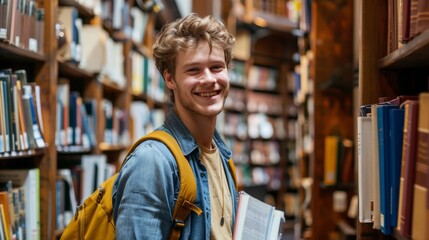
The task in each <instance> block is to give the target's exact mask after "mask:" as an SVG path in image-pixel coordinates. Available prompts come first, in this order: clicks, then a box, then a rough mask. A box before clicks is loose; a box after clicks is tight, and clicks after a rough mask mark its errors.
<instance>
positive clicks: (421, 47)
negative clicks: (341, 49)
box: [379, 30, 429, 70]
mask: <svg viewBox="0 0 429 240" xmlns="http://www.w3.org/2000/svg"><path fill="white" fill-rule="evenodd" d="M428 53H429V30H426V31H425V32H423V33H421V34H420V35H418V36H417V37H415V38H414V39H413V40H411V41H410V42H408V43H407V44H405V45H404V46H403V47H401V48H399V49H397V50H396V51H394V52H392V53H391V54H389V55H387V56H385V57H384V58H382V59H380V61H379V67H380V68H381V69H382V70H384V69H394V68H397V69H400V68H424V67H426V68H427V67H429V54H428Z"/></svg>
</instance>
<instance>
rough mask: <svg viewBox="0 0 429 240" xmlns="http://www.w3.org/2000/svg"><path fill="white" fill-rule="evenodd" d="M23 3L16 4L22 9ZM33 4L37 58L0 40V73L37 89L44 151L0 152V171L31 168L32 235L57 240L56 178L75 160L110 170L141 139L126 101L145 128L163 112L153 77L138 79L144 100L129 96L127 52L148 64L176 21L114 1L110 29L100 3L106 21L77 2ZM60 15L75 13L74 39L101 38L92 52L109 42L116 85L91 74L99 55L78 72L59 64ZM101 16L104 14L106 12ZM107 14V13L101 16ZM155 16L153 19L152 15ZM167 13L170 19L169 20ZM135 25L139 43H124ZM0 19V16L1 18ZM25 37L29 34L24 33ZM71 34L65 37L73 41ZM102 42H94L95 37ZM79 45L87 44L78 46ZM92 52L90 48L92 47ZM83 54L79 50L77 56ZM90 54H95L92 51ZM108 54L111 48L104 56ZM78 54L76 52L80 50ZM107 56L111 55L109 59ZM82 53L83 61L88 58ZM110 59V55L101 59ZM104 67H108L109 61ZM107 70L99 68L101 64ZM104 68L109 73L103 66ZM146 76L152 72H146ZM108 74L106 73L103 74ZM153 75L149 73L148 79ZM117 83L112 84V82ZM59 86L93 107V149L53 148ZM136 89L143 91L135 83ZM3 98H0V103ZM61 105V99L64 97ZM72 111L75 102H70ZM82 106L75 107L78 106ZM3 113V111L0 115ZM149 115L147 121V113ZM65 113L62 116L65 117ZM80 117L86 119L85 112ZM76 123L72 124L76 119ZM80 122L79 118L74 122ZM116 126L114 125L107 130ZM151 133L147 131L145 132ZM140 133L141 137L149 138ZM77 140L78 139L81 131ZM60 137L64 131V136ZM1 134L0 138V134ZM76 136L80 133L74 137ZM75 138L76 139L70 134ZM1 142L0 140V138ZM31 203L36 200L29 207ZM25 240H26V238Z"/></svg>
mask: <svg viewBox="0 0 429 240" xmlns="http://www.w3.org/2000/svg"><path fill="white" fill-rule="evenodd" d="M8 2H9V3H11V4H12V3H17V4H18V2H21V0H13V1H8ZM22 2H23V1H22ZM30 2H31V4H34V5H35V6H37V9H40V10H42V11H43V13H44V15H43V16H44V17H43V24H44V25H43V26H44V27H43V29H42V30H43V31H42V32H43V41H42V43H43V47H42V48H39V51H31V50H29V48H26V45H22V46H19V47H18V46H15V45H14V44H12V43H9V41H7V40H5V39H2V40H0V60H1V61H0V69H12V71H16V70H19V69H24V70H26V72H27V80H28V82H29V83H31V84H37V85H38V86H39V87H40V90H41V95H40V104H41V113H42V116H43V121H42V122H38V125H39V126H40V127H43V139H44V142H45V143H46V146H45V147H42V148H33V149H29V150H27V149H23V150H21V149H19V150H17V151H15V152H14V153H12V152H7V151H1V152H0V168H1V169H2V170H10V169H18V168H19V169H24V170H25V169H32V168H38V169H39V172H40V178H39V181H40V189H39V191H40V199H37V202H39V203H40V211H39V213H40V230H39V234H40V235H39V239H57V238H58V237H59V236H60V235H61V232H62V228H61V227H58V225H57V213H58V212H57V210H58V209H56V207H55V205H56V204H55V203H56V202H57V198H56V197H57V194H58V193H57V189H56V187H57V179H58V175H59V173H58V170H59V169H62V168H70V169H72V168H75V167H76V166H79V165H80V164H81V160H82V158H83V157H84V156H102V155H104V156H106V157H107V163H110V164H113V166H118V164H119V161H120V160H121V157H122V156H123V155H122V154H123V151H125V150H126V149H127V148H128V146H129V144H130V143H131V142H130V141H131V140H130V139H131V138H132V137H133V138H137V137H138V136H137V135H138V134H143V133H142V132H136V131H135V130H133V129H132V128H133V126H132V122H135V121H137V120H138V119H132V118H133V117H132V116H131V114H130V109H131V106H132V105H133V102H134V101H139V102H143V103H145V104H147V105H148V111H149V112H148V114H150V115H151V116H152V115H154V116H153V119H156V121H157V122H156V123H155V122H154V121H152V120H151V121H152V122H151V124H153V125H156V124H159V122H160V121H162V120H160V119H162V118H161V117H159V116H161V115H162V114H163V112H164V111H165V109H166V94H165V93H164V89H163V88H162V81H160V78H159V77H160V75H159V74H158V75H157V74H156V73H152V74H150V75H146V76H142V77H144V80H145V81H150V80H153V81H152V82H150V83H149V84H148V86H149V87H148V88H146V89H145V92H143V91H142V92H136V91H133V84H132V82H133V81H134V79H135V75H133V70H135V69H136V68H138V67H139V66H133V61H134V59H133V58H131V57H130V56H131V52H133V53H136V54H138V55H140V56H144V57H145V58H147V59H148V62H150V61H151V50H150V49H151V46H152V43H153V38H154V36H155V35H156V31H157V30H159V27H160V26H162V24H164V23H165V22H169V21H171V20H172V19H175V18H177V17H178V15H177V13H178V12H177V6H176V3H175V1H170V0H169V1H163V3H166V5H168V6H173V5H174V6H176V8H175V10H174V9H172V8H171V7H170V8H169V9H168V11H167V10H165V11H161V12H162V14H157V11H158V10H159V9H157V7H159V6H156V5H151V6H145V8H141V6H139V4H138V3H137V1H135V0H124V1H121V4H122V5H123V7H124V8H123V10H124V11H123V12H127V13H128V14H127V15H123V16H122V18H121V22H122V23H124V24H121V25H120V26H118V25H115V24H113V20H112V19H111V18H110V17H112V16H114V15H115V14H117V13H115V14H113V12H111V11H112V6H113V5H114V2H119V1H113V0H109V1H100V3H99V4H101V6H98V7H101V8H102V9H103V11H102V12H103V13H104V14H106V13H111V14H110V15H108V16H106V15H103V14H100V12H97V11H98V10H99V8H98V10H97V8H96V7H94V6H89V5H87V4H88V3H92V1H88V2H85V1H79V2H82V4H81V3H78V1H72V0H60V1H46V0H34V1H33V0H29V1H26V3H28V4H30ZM63 7H67V8H73V9H74V10H73V11H75V12H76V16H77V17H78V18H79V19H81V20H82V29H80V31H81V34H82V35H81V37H87V36H85V35H84V34H91V31H92V32H95V33H97V35H91V36H90V37H91V38H92V37H94V36H95V38H104V39H101V40H103V41H104V42H102V43H103V44H104V45H102V44H98V46H105V44H106V41H110V42H109V44H112V46H115V47H116V46H117V45H121V47H120V48H118V49H116V48H115V51H116V52H117V53H118V54H119V55H117V57H114V59H120V58H122V59H123V61H121V62H119V63H111V62H109V63H110V64H114V65H113V67H112V69H113V68H115V67H116V68H117V70H118V71H119V72H120V74H122V75H123V82H120V81H117V78H116V77H117V76H115V73H114V74H113V75H112V73H111V72H108V71H106V69H101V68H99V69H98V70H94V68H96V67H97V66H94V64H95V65H96V64H97V63H98V62H99V60H103V61H105V60H106V59H103V57H104V56H105V54H100V55H98V53H100V52H98V53H92V54H93V55H94V56H96V58H93V59H91V61H92V62H91V61H90V63H91V64H93V65H91V66H89V65H88V61H87V62H86V65H85V64H84V63H83V61H79V59H70V58H68V57H65V55H64V53H63V51H64V49H62V46H59V44H58V41H57V38H56V34H57V32H56V26H58V25H57V24H58V23H59V22H60V21H59V19H58V18H59V17H60V14H61V13H60V11H59V9H60V8H63ZM106 9H107V10H106ZM108 9H110V11H109V10H108ZM131 10H133V11H138V13H135V12H133V13H131ZM155 10H156V11H155ZM170 11H174V13H173V12H170ZM134 14H140V15H139V17H141V16H142V15H144V21H142V23H143V24H144V25H142V26H141V27H142V28H144V31H143V32H142V33H140V34H141V36H140V38H138V37H134V36H132V34H133V33H130V32H129V31H130V29H131V30H132V29H133V26H134V25H132V21H130V20H131V18H134V17H136V16H137V15H134ZM3 17H4V16H3V15H2V16H1V18H3ZM61 23H63V24H64V27H66V28H67V27H70V26H67V22H65V21H64V22H61ZM86 26H89V27H91V28H89V29H90V30H88V31H89V33H88V31H86V32H85V29H84V28H85V27H86ZM27 30H29V29H27ZM73 34H74V33H72V34H70V35H71V36H67V37H69V38H73V37H72V36H73ZM98 34H102V37H100V36H101V35H98ZM82 41H85V43H87V40H86V39H85V40H82ZM96 45H97V44H96ZM83 49H85V48H83ZM94 49H95V50H100V49H99V48H98V49H96V47H94ZM112 49H113V48H112ZM82 51H83V50H82ZM112 52H113V51H112ZM82 53H83V55H82V56H83V57H85V56H86V57H88V55H85V54H84V53H85V52H82ZM109 56H110V55H109ZM110 59H113V57H112V56H110ZM106 64H107V63H106ZM110 66H112V65H110ZM151 67H152V69H154V66H151ZM108 70H110V69H108ZM153 72H155V71H153ZM119 79H120V78H119ZM63 83H66V85H67V86H68V90H69V91H68V92H67V95H71V94H72V93H76V94H78V95H79V97H80V98H81V100H82V103H81V104H83V102H85V100H91V102H92V103H93V104H94V105H95V106H97V107H96V109H95V110H94V112H93V113H92V114H93V116H95V117H96V119H97V120H96V123H97V124H95V125H94V128H93V134H94V142H93V143H94V144H93V145H91V144H85V143H83V142H84V141H82V142H80V143H74V142H73V143H69V142H67V143H63V142H59V141H60V140H59V138H61V137H59V136H60V135H61V134H60V133H59V131H58V129H57V125H58V124H57V123H63V121H64V112H62V110H60V108H58V106H57V104H58V98H59V97H61V96H62V92H60V93H59V92H58V90H59V88H60V86H61V85H62V84H63ZM142 84H143V83H142ZM148 92H156V93H157V94H156V95H150V94H147V93H148ZM1 96H2V97H3V94H2V95H1ZM67 98H68V97H67ZM78 103H79V101H78ZM105 104H108V105H109V104H110V106H111V107H112V110H111V111H112V112H114V113H117V120H109V119H107V118H105V117H104V116H105V112H106V107H104V106H105ZM80 106H83V105H80ZM2 110H3V109H2ZM153 111H155V112H157V113H156V114H152V112H153ZM67 112H68V110H67ZM87 113H88V112H87ZM77 119H79V118H77ZM82 119H83V118H82ZM110 121H113V122H114V123H113V125H114V127H115V128H117V129H120V130H118V132H117V133H113V134H116V137H114V139H115V140H111V139H109V138H108V137H109V136H106V129H108V128H109V127H110V126H111V124H112V123H111V122H110ZM115 121H116V122H115ZM153 125H151V127H153ZM150 129H151V128H150V127H148V128H147V129H145V130H150ZM81 130H82V132H84V130H83V127H82V126H81ZM66 131H67V130H66ZM1 132H2V133H3V130H2V131H1ZM82 132H81V133H82ZM77 135H79V134H77ZM2 136H3V135H2ZM35 201H36V200H35ZM29 239H30V238H29ZM31 239H33V238H31Z"/></svg>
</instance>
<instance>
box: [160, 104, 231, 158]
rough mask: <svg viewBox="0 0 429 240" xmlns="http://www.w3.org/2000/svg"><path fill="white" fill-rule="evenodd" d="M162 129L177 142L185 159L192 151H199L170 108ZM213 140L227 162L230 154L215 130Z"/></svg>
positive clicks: (185, 128) (186, 129)
mask: <svg viewBox="0 0 429 240" xmlns="http://www.w3.org/2000/svg"><path fill="white" fill-rule="evenodd" d="M164 127H165V128H166V130H168V131H169V132H170V134H171V135H172V136H173V137H174V138H175V139H176V140H177V142H178V143H179V146H180V148H181V150H182V152H183V154H184V155H185V156H186V157H187V156H188V155H189V154H191V153H192V152H194V151H196V150H197V151H199V148H198V144H197V143H196V142H195V139H194V138H193V137H192V135H191V133H190V132H189V130H188V128H187V127H186V126H185V125H184V124H183V122H182V120H180V118H179V117H178V116H177V114H176V112H175V111H174V110H173V109H172V108H171V109H170V110H169V113H168V114H167V117H166V120H165V123H164ZM213 140H214V142H215V144H216V146H217V147H218V149H219V152H220V154H221V155H222V159H223V160H224V161H225V160H226V161H228V160H229V159H230V158H231V156H232V153H231V151H230V150H229V148H228V147H227V146H226V144H225V142H224V141H223V139H222V137H221V136H220V134H219V132H218V131H217V130H215V133H214V136H213Z"/></svg>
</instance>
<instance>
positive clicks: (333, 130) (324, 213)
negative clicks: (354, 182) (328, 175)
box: [310, 0, 353, 239]
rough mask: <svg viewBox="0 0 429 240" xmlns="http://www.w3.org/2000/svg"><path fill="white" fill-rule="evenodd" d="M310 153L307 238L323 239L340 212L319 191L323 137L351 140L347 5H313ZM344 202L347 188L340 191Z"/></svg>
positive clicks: (327, 193)
mask: <svg viewBox="0 0 429 240" xmlns="http://www.w3.org/2000/svg"><path fill="white" fill-rule="evenodd" d="M312 18H313V19H312V30H311V36H310V37H311V49H312V51H313V54H314V60H313V65H312V71H311V75H312V76H313V79H314V93H313V97H314V122H313V124H314V153H313V155H312V156H311V170H310V171H311V173H310V175H311V176H312V177H313V186H312V204H311V208H312V216H313V224H312V239H329V237H330V236H331V235H332V234H333V232H334V230H335V228H336V223H337V222H338V221H339V220H340V219H346V218H347V217H346V216H345V213H336V212H334V211H333V206H332V204H333V198H332V195H333V192H334V191H335V190H336V188H335V187H333V188H323V187H322V185H321V184H322V183H323V177H324V146H325V136H327V135H339V136H341V137H343V138H348V139H353V127H352V126H353V104H352V102H353V101H352V86H353V84H352V83H353V31H352V30H353V1H352V0H343V1H313V3H312ZM345 191H347V192H348V193H349V194H348V200H349V199H350V197H351V195H352V193H353V189H345Z"/></svg>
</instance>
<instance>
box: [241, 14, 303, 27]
mask: <svg viewBox="0 0 429 240" xmlns="http://www.w3.org/2000/svg"><path fill="white" fill-rule="evenodd" d="M240 20H241V21H243V22H245V23H247V24H254V25H256V26H258V27H266V28H270V29H273V30H277V31H281V32H292V31H293V30H295V29H296V28H297V27H298V23H296V22H294V21H292V20H291V19H289V18H287V17H284V16H280V15H276V14H272V13H269V12H264V11H259V10H253V11H252V12H251V13H247V14H245V15H244V16H243V18H241V19H240Z"/></svg>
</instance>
